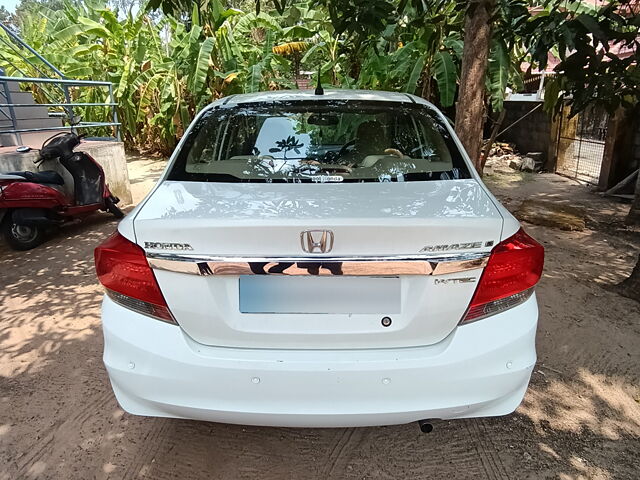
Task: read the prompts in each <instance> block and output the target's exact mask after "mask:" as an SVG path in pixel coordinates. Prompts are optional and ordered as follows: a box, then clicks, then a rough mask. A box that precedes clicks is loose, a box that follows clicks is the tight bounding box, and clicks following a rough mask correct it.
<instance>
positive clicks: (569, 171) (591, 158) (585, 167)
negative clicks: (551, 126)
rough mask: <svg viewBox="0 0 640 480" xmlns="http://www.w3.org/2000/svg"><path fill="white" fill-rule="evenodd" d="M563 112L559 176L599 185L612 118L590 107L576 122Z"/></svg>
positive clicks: (558, 147)
mask: <svg viewBox="0 0 640 480" xmlns="http://www.w3.org/2000/svg"><path fill="white" fill-rule="evenodd" d="M568 111H569V109H568V108H565V109H564V110H563V112H562V115H561V118H560V125H559V133H558V145H557V148H556V152H557V162H556V172H557V173H560V174H561V175H566V176H568V177H571V178H576V179H578V180H582V181H584V182H587V183H592V184H596V185H597V184H598V180H599V178H600V168H601V167H602V158H603V156H604V144H605V138H606V136H607V124H608V123H609V115H608V114H607V112H606V111H604V110H603V109H600V108H595V107H589V108H587V109H586V110H584V111H583V112H582V113H579V114H578V115H576V116H575V117H573V118H568Z"/></svg>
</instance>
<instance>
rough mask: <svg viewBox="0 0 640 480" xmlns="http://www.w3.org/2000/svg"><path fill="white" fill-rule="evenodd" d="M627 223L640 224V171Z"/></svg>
mask: <svg viewBox="0 0 640 480" xmlns="http://www.w3.org/2000/svg"><path fill="white" fill-rule="evenodd" d="M625 223H626V224H627V225H640V173H638V179H637V180H636V193H635V195H634V197H633V202H632V203H631V209H630V210H629V214H628V215H627V219H626V221H625ZM636 268H637V267H636Z"/></svg>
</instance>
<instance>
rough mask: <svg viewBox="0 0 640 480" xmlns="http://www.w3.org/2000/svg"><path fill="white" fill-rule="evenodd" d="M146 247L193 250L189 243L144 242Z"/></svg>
mask: <svg viewBox="0 0 640 480" xmlns="http://www.w3.org/2000/svg"><path fill="white" fill-rule="evenodd" d="M144 248H151V249H153V250H193V247H192V246H191V245H189V244H188V243H165V242H144Z"/></svg>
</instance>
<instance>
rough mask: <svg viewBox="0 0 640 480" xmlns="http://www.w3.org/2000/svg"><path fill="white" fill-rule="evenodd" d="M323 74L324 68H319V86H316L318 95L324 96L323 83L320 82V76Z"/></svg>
mask: <svg viewBox="0 0 640 480" xmlns="http://www.w3.org/2000/svg"><path fill="white" fill-rule="evenodd" d="M321 73H322V67H318V85H316V91H315V94H316V95H324V89H323V88H322V82H321V81H320V74H321Z"/></svg>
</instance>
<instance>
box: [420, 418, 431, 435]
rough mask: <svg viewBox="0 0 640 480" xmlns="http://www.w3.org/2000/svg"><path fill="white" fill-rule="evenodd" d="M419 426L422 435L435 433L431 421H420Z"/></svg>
mask: <svg viewBox="0 0 640 480" xmlns="http://www.w3.org/2000/svg"><path fill="white" fill-rule="evenodd" d="M418 426H419V427H420V431H421V432H422V433H431V432H432V431H433V425H432V424H431V420H418Z"/></svg>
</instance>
